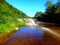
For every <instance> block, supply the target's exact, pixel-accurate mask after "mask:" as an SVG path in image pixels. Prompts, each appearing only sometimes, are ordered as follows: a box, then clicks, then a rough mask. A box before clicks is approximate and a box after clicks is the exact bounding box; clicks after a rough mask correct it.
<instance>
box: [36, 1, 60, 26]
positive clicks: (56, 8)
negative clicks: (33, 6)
mask: <svg viewBox="0 0 60 45" xmlns="http://www.w3.org/2000/svg"><path fill="white" fill-rule="evenodd" d="M37 15H39V16H37ZM35 17H36V19H37V20H39V21H44V22H51V23H55V24H59V25H60V2H57V3H56V4H52V3H51V2H48V3H47V8H46V11H45V13H43V14H36V16H35Z"/></svg>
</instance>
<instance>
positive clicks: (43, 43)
mask: <svg viewBox="0 0 60 45" xmlns="http://www.w3.org/2000/svg"><path fill="white" fill-rule="evenodd" d="M49 39H50V40H49ZM54 41H55V40H54V39H53V38H50V37H49V36H46V34H45V32H44V31H43V30H42V29H39V28H37V27H28V26H24V27H22V28H20V29H19V31H17V32H16V33H14V34H13V35H12V36H11V37H10V39H8V41H7V42H6V43H5V44H4V45H55V42H54Z"/></svg>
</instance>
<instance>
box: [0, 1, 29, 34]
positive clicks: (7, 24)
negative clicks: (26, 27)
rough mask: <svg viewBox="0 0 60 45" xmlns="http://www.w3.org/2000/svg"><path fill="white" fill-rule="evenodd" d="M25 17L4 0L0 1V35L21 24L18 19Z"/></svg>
mask: <svg viewBox="0 0 60 45" xmlns="http://www.w3.org/2000/svg"><path fill="white" fill-rule="evenodd" d="M27 17H28V16H27V15H26V14H25V13H24V12H22V11H20V10H18V9H17V8H15V7H13V6H12V5H10V4H9V3H8V2H7V1H6V0H0V33H4V32H5V31H6V32H7V30H11V29H13V28H15V27H17V26H18V25H20V24H22V23H20V22H18V19H19V18H27Z"/></svg>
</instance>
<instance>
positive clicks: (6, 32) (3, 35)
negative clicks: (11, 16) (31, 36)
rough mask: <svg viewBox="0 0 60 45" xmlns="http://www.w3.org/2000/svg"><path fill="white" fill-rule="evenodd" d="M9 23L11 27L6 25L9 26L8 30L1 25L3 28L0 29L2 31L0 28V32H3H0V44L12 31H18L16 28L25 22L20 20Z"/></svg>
mask: <svg viewBox="0 0 60 45" xmlns="http://www.w3.org/2000/svg"><path fill="white" fill-rule="evenodd" d="M10 25H11V27H9V26H8V25H7V27H9V29H8V30H7V28H4V27H3V28H4V30H2V31H1V30H0V32H3V33H0V44H4V43H5V42H6V41H7V40H8V39H9V37H10V36H11V35H12V34H13V33H15V32H16V31H18V29H19V28H20V27H22V26H25V25H26V23H25V22H20V23H12V24H10ZM3 26H4V25H3ZM3 28H2V29H3Z"/></svg>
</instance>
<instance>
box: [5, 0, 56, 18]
mask: <svg viewBox="0 0 60 45" xmlns="http://www.w3.org/2000/svg"><path fill="white" fill-rule="evenodd" d="M6 1H7V2H8V3H10V4H11V5H13V6H14V7H15V8H17V9H18V10H21V11H22V12H24V13H26V14H27V15H28V16H30V17H33V16H34V15H35V14H36V12H39V11H41V12H45V9H46V6H45V4H46V0H6ZM52 2H53V3H56V2H57V0H52Z"/></svg>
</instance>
